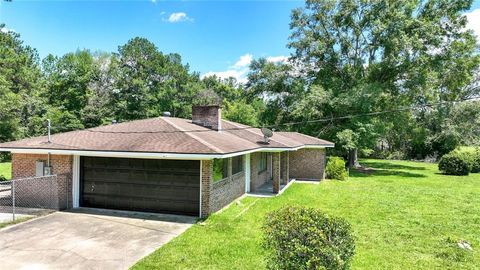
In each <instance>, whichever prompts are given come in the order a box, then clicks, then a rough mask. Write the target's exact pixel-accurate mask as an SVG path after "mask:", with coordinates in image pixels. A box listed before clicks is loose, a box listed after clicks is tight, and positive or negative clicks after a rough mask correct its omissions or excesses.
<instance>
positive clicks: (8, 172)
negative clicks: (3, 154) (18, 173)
mask: <svg viewBox="0 0 480 270" xmlns="http://www.w3.org/2000/svg"><path fill="white" fill-rule="evenodd" d="M0 176H4V177H5V178H7V180H9V179H10V178H12V163H10V162H3V163H0Z"/></svg>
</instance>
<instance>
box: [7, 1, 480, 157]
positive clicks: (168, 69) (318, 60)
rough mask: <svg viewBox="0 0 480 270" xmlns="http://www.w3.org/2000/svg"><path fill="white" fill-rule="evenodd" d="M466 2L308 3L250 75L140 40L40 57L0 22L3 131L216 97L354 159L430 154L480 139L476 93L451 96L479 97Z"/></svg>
mask: <svg viewBox="0 0 480 270" xmlns="http://www.w3.org/2000/svg"><path fill="white" fill-rule="evenodd" d="M471 4H472V1H471V0H454V1H451V0H429V1H420V0H406V1H393V0H383V1H367V0H308V1H306V2H305V5H304V6H303V7H301V8H298V9H295V10H293V11H292V14H291V24H290V29H291V36H290V40H289V43H288V44H286V46H288V47H289V48H290V49H291V51H292V54H291V55H290V57H289V59H288V61H285V62H271V61H269V60H268V59H265V58H260V59H255V60H253V61H252V63H251V65H250V72H249V74H248V81H247V83H245V84H241V83H239V82H237V81H236V80H235V79H234V78H229V79H221V78H218V77H216V76H210V77H205V78H201V76H200V74H199V73H197V72H194V71H191V70H190V67H189V65H188V64H185V63H184V62H183V60H182V57H181V56H180V55H179V54H177V53H164V52H162V51H161V50H159V48H158V47H157V46H156V45H155V44H154V43H152V42H151V41H149V40H147V39H145V38H141V37H135V38H132V39H131V40H129V41H128V42H127V43H126V44H123V45H120V46H119V47H118V50H117V51H115V52H96V51H90V50H86V49H85V50H78V51H76V52H71V53H67V54H65V55H63V56H54V55H48V56H47V57H45V58H44V59H40V58H39V56H38V54H37V52H36V50H35V49H33V48H31V47H30V46H28V45H26V44H24V43H23V41H22V40H21V38H20V35H19V34H17V33H14V32H11V31H3V30H2V31H0V96H1V98H0V141H9V140H14V139H19V138H23V137H29V136H37V135H43V134H45V122H46V119H47V118H48V119H51V120H52V122H53V131H54V132H63V131H69V130H75V129H83V128H90V127H95V126H99V125H103V124H107V123H111V121H112V120H116V121H120V122H121V121H130V120H134V119H143V118H149V117H157V116H160V115H161V114H162V112H164V111H169V112H171V114H172V116H175V117H185V118H189V117H190V115H191V105H192V104H198V103H202V102H203V103H205V102H210V103H211V102H214V103H218V104H220V105H222V108H223V117H224V118H226V119H229V120H232V121H236V122H240V123H243V124H248V125H252V126H258V127H260V126H270V127H274V128H275V129H276V130H287V131H299V132H302V133H306V134H309V135H311V136H315V137H320V138H323V139H327V140H331V141H333V142H335V143H336V148H335V149H334V150H333V151H334V152H336V154H338V155H344V156H346V157H347V156H348V157H349V161H350V164H351V165H358V162H357V156H358V155H363V156H372V155H373V156H377V157H392V158H425V157H429V156H431V157H438V156H441V155H443V154H445V153H447V152H449V151H450V150H451V149H453V148H455V147H456V146H457V145H461V144H464V145H471V144H478V142H479V141H480V139H479V136H480V134H479V130H478V128H477V126H478V124H479V121H478V118H479V110H480V107H479V101H471V102H459V101H462V100H465V99H470V98H472V97H480V88H479V85H480V83H479V78H480V72H479V71H480V70H479V66H480V54H479V45H478V44H477V40H476V38H475V36H474V34H473V32H472V31H471V30H467V29H466V23H467V21H466V17H465V16H464V15H463V12H465V11H466V10H468V9H469V8H470V6H471ZM0 28H1V29H6V28H5V25H0ZM432 104H433V105H432ZM402 108H411V109H402ZM372 112H384V113H379V114H371V113H372ZM349 115H353V116H354V117H345V116H349ZM318 119H323V120H324V121H315V120H318ZM328 119H331V120H328ZM327 120H328V121H327ZM292 122H293V123H297V124H290V123H292Z"/></svg>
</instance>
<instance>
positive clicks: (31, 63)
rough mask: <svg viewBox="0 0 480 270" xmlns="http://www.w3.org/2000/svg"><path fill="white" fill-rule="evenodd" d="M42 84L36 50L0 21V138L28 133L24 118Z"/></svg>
mask: <svg viewBox="0 0 480 270" xmlns="http://www.w3.org/2000/svg"><path fill="white" fill-rule="evenodd" d="M43 87H44V85H43V80H42V74H41V70H40V68H39V58H38V54H37V52H36V50H35V49H32V48H31V47H30V46H27V45H25V44H24V43H23V41H22V40H21V39H20V35H19V34H18V33H15V32H12V31H9V30H7V29H6V28H5V25H4V24H0V97H1V98H0V141H8V140H12V139H17V138H21V137H23V136H26V135H30V134H29V130H28V126H29V125H28V121H29V119H30V117H31V116H32V115H33V114H35V112H36V109H37V108H36V107H35V106H36V105H38V98H39V95H40V92H41V91H42V90H43V89H44V88H43Z"/></svg>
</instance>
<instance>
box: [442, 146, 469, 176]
mask: <svg viewBox="0 0 480 270" xmlns="http://www.w3.org/2000/svg"><path fill="white" fill-rule="evenodd" d="M438 169H439V170H440V171H442V172H443V173H445V174H449V175H468V173H469V172H470V171H471V169H472V165H471V161H470V159H469V158H468V155H466V154H464V153H459V152H455V151H453V152H451V153H449V154H446V155H444V156H443V157H442V158H441V159H440V163H438Z"/></svg>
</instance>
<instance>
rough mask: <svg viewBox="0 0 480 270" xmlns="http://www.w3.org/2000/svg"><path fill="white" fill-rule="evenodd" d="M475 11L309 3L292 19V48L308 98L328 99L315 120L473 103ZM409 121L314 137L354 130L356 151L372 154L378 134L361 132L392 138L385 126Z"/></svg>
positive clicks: (351, 0)
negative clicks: (469, 16) (470, 27)
mask: <svg viewBox="0 0 480 270" xmlns="http://www.w3.org/2000/svg"><path fill="white" fill-rule="evenodd" d="M470 5H471V1H467V0H465V1H453V2H452V1H446V0H444V1H418V0H409V1H360V0H345V1H333V0H330V1H323V0H321V1H320V0H308V1H307V2H306V5H305V8H301V9H296V10H294V11H293V13H292V22H291V29H292V34H291V37H290V39H291V41H290V43H289V47H290V48H292V49H294V50H295V52H294V53H293V55H292V62H293V63H294V64H295V66H296V68H297V70H299V72H298V73H299V74H302V77H303V79H304V81H305V82H306V83H307V85H306V89H307V90H306V91H307V95H306V96H310V95H311V94H309V93H308V92H311V91H313V90H312V89H318V88H313V86H315V85H318V86H321V89H323V91H325V94H324V95H325V96H326V95H328V97H329V101H328V104H326V105H325V106H323V107H322V108H320V109H319V111H318V113H316V114H315V115H318V116H320V115H325V116H331V117H333V118H334V117H339V116H343V115H345V114H346V112H348V114H365V113H368V112H374V111H383V110H394V109H396V108H398V107H400V106H412V105H417V104H425V103H428V102H436V101H439V100H441V101H445V100H455V99H458V98H464V97H466V96H467V95H470V94H471V93H470V92H468V91H465V86H467V85H469V84H470V83H471V81H472V80H473V78H474V77H473V74H474V71H475V70H477V68H478V66H479V55H478V54H476V43H475V37H474V35H473V33H472V32H471V31H465V24H466V18H465V16H463V15H462V14H461V13H462V12H463V11H465V10H468V8H469V7H470ZM316 95H317V96H318V94H316ZM300 102H304V101H300ZM408 114H411V112H404V113H395V114H385V115H382V117H381V121H377V120H376V118H375V117H363V118H362V117H358V118H351V119H347V120H342V121H338V122H336V123H335V124H334V125H331V128H325V127H321V126H317V127H316V130H315V131H314V130H312V131H311V132H310V133H315V132H318V134H327V138H333V137H334V134H337V133H338V132H341V131H342V130H350V131H351V132H352V133H353V134H355V136H353V137H357V138H359V139H358V140H357V143H356V144H355V146H356V147H357V148H367V147H368V146H369V145H368V144H371V142H372V140H374V139H375V138H374V137H375V136H376V134H375V133H370V132H363V131H362V129H365V127H366V126H372V127H374V128H373V129H374V130H384V131H386V130H387V129H386V128H385V126H384V125H389V123H394V126H395V123H396V122H397V119H407V118H408V117H406V115H408ZM447 114H448V113H447ZM305 120H308V118H306V119H305ZM382 125H383V127H382ZM375 126H376V127H375ZM340 134H341V133H340ZM383 135H385V134H383ZM352 162H353V163H354V164H357V162H358V161H356V160H355V161H352Z"/></svg>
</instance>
